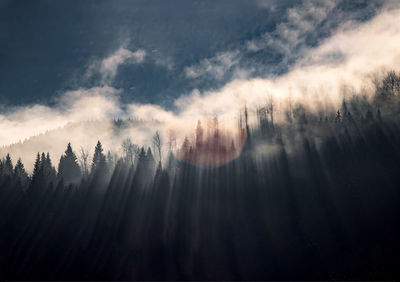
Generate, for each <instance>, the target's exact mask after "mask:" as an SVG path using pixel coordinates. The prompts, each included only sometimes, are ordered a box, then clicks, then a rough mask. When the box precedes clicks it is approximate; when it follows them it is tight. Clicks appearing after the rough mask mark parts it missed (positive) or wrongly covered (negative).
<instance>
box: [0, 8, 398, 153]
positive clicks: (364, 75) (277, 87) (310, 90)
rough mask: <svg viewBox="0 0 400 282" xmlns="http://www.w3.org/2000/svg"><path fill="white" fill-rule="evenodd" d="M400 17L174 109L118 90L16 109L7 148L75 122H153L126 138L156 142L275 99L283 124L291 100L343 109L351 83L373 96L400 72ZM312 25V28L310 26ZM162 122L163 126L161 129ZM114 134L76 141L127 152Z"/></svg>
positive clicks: (9, 119)
mask: <svg viewBox="0 0 400 282" xmlns="http://www.w3.org/2000/svg"><path fill="white" fill-rule="evenodd" d="M315 11H319V12H316V13H317V14H318V15H317V16H315V17H316V18H322V17H323V15H324V12H321V11H320V10H318V9H317V10H315ZM293 17H294V18H296V16H293ZM399 18H400V9H399V8H397V7H395V8H393V6H392V7H391V8H390V9H389V8H388V6H387V7H385V8H383V9H382V10H381V11H380V12H378V13H377V15H376V16H375V17H374V18H372V19H371V20H369V21H367V22H363V23H358V22H346V23H343V24H342V25H341V26H340V27H339V28H338V29H337V30H336V32H335V33H334V34H333V35H332V36H330V37H329V38H326V39H325V40H324V41H321V42H320V44H319V45H318V46H316V47H313V48H307V49H306V50H304V52H303V53H302V55H303V56H302V58H301V59H299V60H297V62H296V63H295V64H293V65H292V67H291V68H290V69H289V71H288V72H287V73H286V74H284V75H280V76H275V77H273V78H262V77H259V78H252V79H248V78H246V77H245V76H244V77H242V78H237V79H233V80H231V81H230V82H228V83H226V84H225V85H224V86H223V87H222V88H220V89H218V90H212V91H204V92H200V91H199V90H196V89H195V90H193V91H192V92H190V93H186V94H185V95H182V96H181V97H180V98H179V99H177V100H176V101H175V104H174V106H175V108H174V110H173V111H172V110H166V109H164V108H163V107H161V106H159V105H151V104H146V105H142V104H137V103H132V104H127V105H124V104H121V103H120V101H119V96H118V94H119V90H118V89H115V88H113V87H110V86H102V87H95V88H90V89H78V90H76V91H69V92H66V93H65V94H64V95H62V97H61V98H60V99H59V101H58V104H57V105H55V106H54V107H48V106H43V105H33V106H29V107H19V108H14V109H10V110H9V111H8V112H7V113H3V114H1V115H0V144H3V145H7V144H10V143H13V142H17V141H18V140H20V139H21V140H23V139H24V138H28V137H29V136H32V135H37V134H39V133H43V132H45V131H46V130H51V129H55V128H58V127H60V126H64V125H66V124H67V123H69V122H83V121H85V120H94V119H98V120H101V119H109V118H113V117H129V116H134V117H136V118H139V119H143V120H145V121H148V124H146V123H145V124H141V125H140V126H139V125H138V128H136V129H135V128H131V129H130V131H129V132H127V133H126V134H131V136H132V137H133V138H132V139H136V140H138V142H145V141H146V140H150V139H151V134H152V133H153V132H154V130H156V128H157V127H160V128H162V129H164V131H165V130H168V128H174V129H175V130H176V131H177V132H178V134H180V135H181V136H183V135H185V134H186V133H187V131H186V130H187V129H193V128H194V127H195V125H196V121H197V119H205V118H209V117H213V116H215V115H218V117H219V120H220V122H221V123H224V124H226V125H227V126H229V125H232V126H235V125H236V122H237V117H238V113H239V110H240V109H241V108H242V107H243V106H244V105H247V106H248V108H249V110H250V111H254V110H255V108H256V107H257V106H259V105H261V104H263V103H265V102H266V100H267V99H268V98H269V96H273V97H274V99H275V103H276V109H277V116H276V119H277V120H279V116H280V113H282V111H281V109H282V108H284V107H285V101H287V100H286V99H287V98H288V96H289V95H291V97H292V98H293V101H294V102H296V101H298V102H301V103H303V104H304V105H305V106H307V107H308V108H310V109H311V110H312V109H315V108H316V107H317V105H320V104H330V105H333V106H337V105H339V103H340V101H341V99H342V97H343V95H344V94H343V93H342V89H343V86H344V85H350V86H351V87H352V89H353V90H352V94H354V95H357V93H363V94H364V93H368V92H369V91H370V90H372V88H371V87H372V85H371V84H370V83H369V82H370V78H371V74H373V73H376V72H378V71H381V70H382V69H395V70H398V71H399V70H400V49H399V48H398V46H400V24H399V22H398V19H399ZM304 26H305V27H304V28H305V29H307V28H308V25H304ZM235 56H238V54H237V53H233V54H230V53H221V54H220V57H219V59H218V60H208V61H205V62H202V63H200V64H199V65H198V67H197V68H193V73H194V74H196V75H200V74H202V73H207V74H208V73H214V75H216V76H218V75H222V74H221V73H223V70H221V69H219V68H218V65H217V64H216V62H217V61H218V62H221V64H222V65H224V66H223V67H220V68H222V69H224V68H225V69H226V68H228V69H229V68H232V64H234V63H232V62H235V59H234V58H235ZM194 74H193V75H194ZM282 116H283V114H282ZM155 120H158V121H159V123H155V122H154V121H155ZM112 134H113V129H112V127H104V128H100V129H99V130H97V131H96V132H94V131H93V132H92V133H90V134H89V133H88V129H87V128H85V129H82V130H81V131H80V133H79V134H78V131H76V132H75V133H74V135H79V136H80V138H79V139H78V138H75V139H74V140H75V141H74V142H75V143H73V145H74V146H80V143H79V142H89V141H90V142H89V143H90V144H92V143H93V144H94V142H95V141H94V140H97V139H101V138H106V140H107V141H106V144H107V148H112V146H114V147H119V145H120V143H119V140H116V139H115V140H114V139H112V138H111V137H110V136H112ZM106 136H108V137H106ZM181 136H179V137H181ZM54 138H55V140H49V141H48V142H49V143H51V142H54V143H57V142H59V143H60V144H62V146H61V145H60V146H59V147H57V150H58V151H57V150H56V149H54V150H55V152H58V153H61V152H62V149H63V148H64V146H65V144H66V143H65V142H67V141H68V140H69V139H71V136H68V134H65V136H63V138H64V139H62V140H61V139H60V138H58V137H54ZM81 140H83V141H81ZM59 148H61V149H59ZM2 152H4V151H2ZM15 154H17V153H15Z"/></svg>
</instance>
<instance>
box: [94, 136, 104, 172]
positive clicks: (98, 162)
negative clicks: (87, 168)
mask: <svg viewBox="0 0 400 282" xmlns="http://www.w3.org/2000/svg"><path fill="white" fill-rule="evenodd" d="M105 165H106V156H105V155H104V153H103V146H102V145H101V142H100V141H97V145H96V147H95V148H94V155H93V163H92V172H94V171H96V170H97V169H98V168H104V167H105Z"/></svg>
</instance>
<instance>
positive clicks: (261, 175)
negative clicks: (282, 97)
mask: <svg viewBox="0 0 400 282" xmlns="http://www.w3.org/2000/svg"><path fill="white" fill-rule="evenodd" d="M375 86H376V87H375V93H374V95H373V97H369V98H367V97H363V96H362V95H353V96H351V97H347V98H346V99H343V102H342V105H341V107H340V108H339V109H327V108H321V110H320V111H319V112H317V113H316V112H315V111H314V112H311V111H308V110H307V107H305V106H303V105H301V104H295V105H293V106H292V105H290V107H287V110H286V111H285V113H283V114H284V116H285V120H284V122H283V121H279V122H278V121H277V120H276V118H275V119H274V114H275V112H274V111H275V110H274V104H273V102H272V101H270V102H269V103H266V105H260V107H259V108H258V109H257V111H256V114H255V118H256V120H257V122H256V123H254V124H250V123H249V121H248V120H249V117H248V115H249V113H248V109H247V108H246V107H244V108H243V110H242V112H241V113H240V116H239V119H238V125H237V129H236V131H235V132H228V131H225V130H224V129H223V128H222V126H221V125H219V123H218V119H217V117H216V118H214V119H213V120H211V121H209V122H203V123H202V122H201V121H199V122H198V123H197V124H195V125H194V133H193V136H195V137H194V138H192V139H193V140H191V139H189V138H185V139H184V140H183V142H181V143H179V144H178V142H177V140H176V139H175V137H174V136H173V135H170V136H168V138H165V139H168V140H163V137H162V136H161V134H159V132H155V134H154V136H153V139H152V143H151V144H148V146H143V147H141V146H138V145H136V144H135V143H134V140H135V137H134V136H132V137H131V138H128V139H126V140H125V141H124V142H123V143H122V145H121V146H122V149H123V152H124V155H123V156H119V157H117V156H115V155H112V154H107V153H106V152H104V150H103V147H102V144H101V140H100V141H99V142H98V143H97V145H96V147H95V149H94V154H93V155H92V156H91V158H89V153H88V152H80V153H79V154H78V152H76V151H74V149H73V145H74V144H72V145H71V144H68V145H67V148H66V150H65V153H64V154H63V155H62V157H61V159H60V160H59V161H58V160H57V161H58V162H57V163H55V160H52V159H51V156H50V155H49V154H48V153H47V154H46V152H43V153H40V152H39V153H38V154H37V157H36V161H35V164H34V170H33V172H32V173H31V174H28V173H27V172H26V171H25V169H24V164H23V163H22V162H21V160H17V162H16V163H15V165H14V164H13V160H12V159H11V158H10V156H9V155H7V156H6V157H5V158H4V159H3V160H1V162H0V279H6V280H21V279H22V280H33V279H50V280H71V279H76V280H238V279H244V280H271V279H273V280H292V279H296V280H299V279H300V280H302V279H307V280H310V279H318V280H319V279H322V280H330V279H341V280H344V279H346V280H348V279H351V280H356V279H357V280H358V279H385V280H391V279H395V278H398V277H399V276H400V275H399V274H400V272H399V269H398V262H399V261H400V241H399V239H398V238H400V226H399V224H398V222H399V221H400V190H399V187H400V127H399V125H400V124H399V121H400V119H399V117H400V107H399V105H400V76H399V75H398V74H397V73H395V72H393V71H391V72H388V73H387V74H386V76H385V77H384V78H383V79H381V80H380V81H378V82H376V83H375ZM115 123H116V124H117V125H118V126H120V125H121V124H122V123H123V121H115ZM206 123H207V126H205V124H206ZM132 140H133V141H132ZM164 143H168V144H169V148H170V149H169V150H168V152H166V151H165V150H162V144H164ZM265 151H267V153H265ZM78 155H79V156H78ZM89 160H90V161H89ZM56 166H57V169H56Z"/></svg>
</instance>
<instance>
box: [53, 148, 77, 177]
mask: <svg viewBox="0 0 400 282" xmlns="http://www.w3.org/2000/svg"><path fill="white" fill-rule="evenodd" d="M58 177H59V178H60V179H63V180H64V182H65V183H67V184H68V183H72V182H77V181H79V180H80V178H81V169H80V167H79V165H78V162H77V157H76V155H75V153H74V151H72V147H71V143H68V145H67V149H66V150H65V153H64V154H63V155H62V156H61V158H60V163H59V164H58Z"/></svg>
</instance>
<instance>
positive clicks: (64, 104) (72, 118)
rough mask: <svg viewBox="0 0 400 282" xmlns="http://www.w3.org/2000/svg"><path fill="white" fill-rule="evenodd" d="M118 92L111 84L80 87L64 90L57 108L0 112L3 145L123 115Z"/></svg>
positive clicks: (19, 108) (33, 108)
mask: <svg viewBox="0 0 400 282" xmlns="http://www.w3.org/2000/svg"><path fill="white" fill-rule="evenodd" d="M119 92H120V91H119V90H117V89H115V88H112V87H109V86H103V87H94V88H90V89H78V90H75V91H68V92H66V93H64V95H63V96H62V97H61V98H60V99H59V101H58V104H57V105H56V106H55V107H49V106H44V105H31V106H24V107H15V108H12V109H10V110H9V111H8V112H7V113H4V114H0V145H7V144H10V143H15V142H18V141H20V140H21V141H23V140H24V139H26V138H29V137H30V136H34V135H37V134H40V133H43V132H45V131H48V130H52V129H55V128H58V127H61V126H64V125H66V124H67V123H70V122H79V121H83V120H91V119H106V118H112V117H114V116H120V115H121V109H120V105H119V102H118V93H119Z"/></svg>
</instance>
